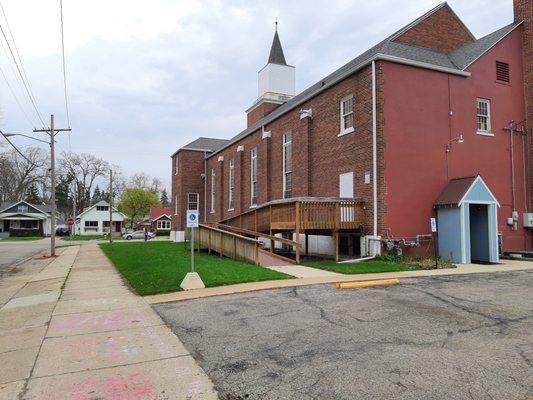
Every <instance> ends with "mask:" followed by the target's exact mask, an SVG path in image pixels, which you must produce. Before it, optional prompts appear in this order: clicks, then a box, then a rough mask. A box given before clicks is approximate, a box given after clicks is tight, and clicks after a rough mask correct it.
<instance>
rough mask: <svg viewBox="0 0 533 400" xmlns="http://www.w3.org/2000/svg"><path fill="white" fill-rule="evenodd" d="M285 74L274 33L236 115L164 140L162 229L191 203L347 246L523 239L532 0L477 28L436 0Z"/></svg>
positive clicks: (530, 153)
mask: <svg viewBox="0 0 533 400" xmlns="http://www.w3.org/2000/svg"><path fill="white" fill-rule="evenodd" d="M294 82H295V68H294V67H293V66H291V65H289V64H288V63H287V62H286V59H285V54H284V52H283V49H282V46H281V42H280V39H279V35H278V32H276V33H275V36H274V40H273V43H272V47H271V51H270V56H269V59H268V63H267V65H266V66H265V67H264V68H263V69H261V70H260V71H259V83H258V88H259V92H258V98H257V100H256V101H255V102H254V103H253V104H252V106H251V107H250V108H249V109H248V110H247V111H246V112H247V128H246V129H245V130H243V131H242V132H240V133H238V134H237V135H235V136H234V137H233V138H231V139H229V140H223V139H214V138H199V139H197V140H195V141H193V142H192V143H189V144H187V145H185V146H183V147H181V148H180V149H179V150H177V151H176V152H175V153H174V154H173V155H172V211H173V217H172V228H173V230H174V233H173V236H174V238H175V239H176V240H181V239H182V238H183V232H184V230H185V228H184V225H185V214H186V210H187V209H196V210H199V212H200V218H201V221H203V222H205V223H208V224H216V223H223V224H227V225H233V226H241V227H243V226H246V227H247V229H250V228H251V227H253V229H250V230H255V231H258V232H266V233H269V234H283V235H285V236H286V237H291V235H292V238H295V240H299V241H301V242H302V243H304V242H305V246H306V250H308V251H310V252H315V253H329V254H338V253H340V254H341V255H342V254H344V255H346V256H347V257H351V256H358V255H367V254H369V252H370V251H369V249H370V248H374V249H375V247H373V246H375V243H378V244H379V246H378V247H379V248H380V249H381V250H383V251H385V250H391V251H392V250H393V251H404V252H408V253H410V254H423V255H430V254H432V253H433V245H432V243H433V240H437V242H438V250H439V253H440V255H441V256H442V257H444V258H448V259H451V260H454V261H456V262H463V263H466V262H471V261H481V262H497V261H498V259H499V254H500V253H501V252H509V251H525V250H532V249H533V133H532V130H533V129H532V128H533V2H532V1H531V0H514V21H512V22H511V23H510V24H509V25H507V26H504V27H502V28H501V29H498V30H497V31H495V32H493V33H491V34H489V35H487V36H485V37H482V38H480V39H476V38H475V37H474V36H473V35H472V33H471V32H470V31H469V29H468V28H467V27H466V26H465V25H464V24H463V22H462V21H461V20H460V18H459V17H458V16H457V15H456V14H455V12H454V11H453V10H452V9H451V8H450V7H449V5H448V4H447V3H443V4H440V5H439V6H437V7H435V8H434V9H432V10H430V11H429V12H427V13H426V14H424V15H422V16H421V17H420V18H418V19H416V20H415V21H413V22H411V23H409V24H408V25H406V26H405V27H403V28H402V29H400V30H399V31H397V32H395V33H394V34H392V35H391V36H389V37H388V38H386V39H384V40H383V41H381V42H380V43H378V44H377V45H375V46H374V47H372V48H370V49H369V50H368V51H366V52H364V53H363V54H361V55H359V56H358V57H356V58H354V59H353V60H352V61H350V62H349V63H347V64H346V65H344V66H342V67H341V68H339V69H338V70H336V71H334V72H332V73H331V74H330V75H328V76H326V77H324V78H323V79H321V80H320V81H318V82H317V83H316V84H314V85H312V86H311V87H309V88H307V89H305V90H304V91H303V92H301V93H298V94H296V93H295V84H294ZM293 204H294V206H292V205H293ZM291 207H292V208H291ZM321 210H322V211H321ZM328 213H329V214H328ZM289 214H291V215H292V217H291V218H292V219H293V220H296V221H300V220H301V219H302V218H304V219H306V221H308V222H306V224H307V225H305V224H302V223H300V224H299V225H295V223H294V222H290V223H289V222H285V220H287V221H289V220H290V219H291V218H288V217H287V216H288V215H289ZM284 218H285V219H284ZM431 218H436V220H437V222H438V224H437V232H436V233H434V234H432V231H431V224H430V219H431ZM332 219H336V220H337V222H336V223H335V224H334V225H331V226H330V225H328V221H329V220H332Z"/></svg>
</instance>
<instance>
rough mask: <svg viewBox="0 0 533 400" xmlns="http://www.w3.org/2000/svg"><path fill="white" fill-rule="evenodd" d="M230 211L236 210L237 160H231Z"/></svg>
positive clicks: (229, 177)
mask: <svg viewBox="0 0 533 400" xmlns="http://www.w3.org/2000/svg"><path fill="white" fill-rule="evenodd" d="M228 175H229V176H228V211H232V210H234V209H235V160H234V159H231V160H229V171H228Z"/></svg>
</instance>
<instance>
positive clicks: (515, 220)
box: [509, 120, 518, 231]
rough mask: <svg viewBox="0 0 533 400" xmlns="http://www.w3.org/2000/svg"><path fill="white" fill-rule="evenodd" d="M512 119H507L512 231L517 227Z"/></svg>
mask: <svg viewBox="0 0 533 400" xmlns="http://www.w3.org/2000/svg"><path fill="white" fill-rule="evenodd" d="M513 128H514V121H513V120H511V121H509V138H510V143H511V144H510V153H511V192H512V204H513V211H512V213H511V217H512V218H513V231H516V230H517V229H518V226H517V225H518V224H517V212H516V194H515V173H514V145H513V142H514V137H513V135H514V132H513Z"/></svg>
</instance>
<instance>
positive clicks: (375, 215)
mask: <svg viewBox="0 0 533 400" xmlns="http://www.w3.org/2000/svg"><path fill="white" fill-rule="evenodd" d="M376 114H377V99H376V62H375V61H372V181H373V182H372V183H373V192H374V193H373V196H374V197H373V204H374V212H373V218H374V221H373V226H374V236H377V235H378V181H377V174H378V162H377V115H376Z"/></svg>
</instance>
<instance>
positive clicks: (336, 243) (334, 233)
mask: <svg viewBox="0 0 533 400" xmlns="http://www.w3.org/2000/svg"><path fill="white" fill-rule="evenodd" d="M333 236H334V239H335V261H336V262H339V231H337V230H336V231H335V232H333Z"/></svg>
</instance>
